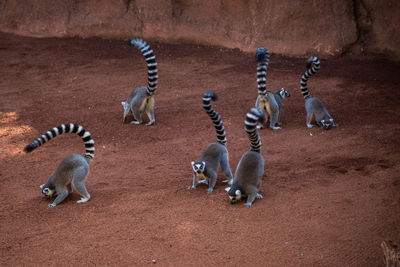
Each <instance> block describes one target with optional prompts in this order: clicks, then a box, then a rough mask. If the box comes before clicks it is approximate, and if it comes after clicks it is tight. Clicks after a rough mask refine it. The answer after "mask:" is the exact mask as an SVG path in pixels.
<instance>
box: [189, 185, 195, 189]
mask: <svg viewBox="0 0 400 267" xmlns="http://www.w3.org/2000/svg"><path fill="white" fill-rule="evenodd" d="M188 189H189V190H191V189H196V186H195V185H191V186H189V187H188Z"/></svg>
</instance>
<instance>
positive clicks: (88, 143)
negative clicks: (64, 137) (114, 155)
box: [24, 123, 94, 160]
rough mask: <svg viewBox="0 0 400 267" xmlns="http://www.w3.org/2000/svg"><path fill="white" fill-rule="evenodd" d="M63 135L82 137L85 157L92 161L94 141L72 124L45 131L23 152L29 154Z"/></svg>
mask: <svg viewBox="0 0 400 267" xmlns="http://www.w3.org/2000/svg"><path fill="white" fill-rule="evenodd" d="M63 133H75V134H77V135H79V136H80V137H82V141H83V142H84V143H85V149H86V152H85V157H86V158H88V159H90V160H92V159H93V158H94V141H93V139H92V138H91V137H90V133H89V132H88V131H86V130H85V129H84V128H83V127H82V126H80V125H76V124H73V123H70V124H61V125H59V126H57V127H54V128H53V129H51V130H49V131H47V132H46V133H45V134H43V135H42V136H40V137H39V138H38V139H36V140H35V141H33V142H32V143H30V144H29V145H27V146H26V147H25V148H24V151H25V152H27V153H28V152H31V151H33V150H35V149H36V148H38V147H40V146H41V145H43V144H44V143H46V142H48V141H50V140H51V139H52V138H54V137H56V136H57V135H60V134H63Z"/></svg>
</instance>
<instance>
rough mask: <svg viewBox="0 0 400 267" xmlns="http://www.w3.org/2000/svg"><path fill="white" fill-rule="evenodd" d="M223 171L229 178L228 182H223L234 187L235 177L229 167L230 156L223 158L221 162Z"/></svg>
mask: <svg viewBox="0 0 400 267" xmlns="http://www.w3.org/2000/svg"><path fill="white" fill-rule="evenodd" d="M221 171H222V173H223V174H224V175H225V177H226V178H228V179H227V180H224V181H223V182H224V183H228V184H229V185H232V181H233V175H232V171H231V168H230V167H229V159H228V156H226V157H223V158H222V160H221Z"/></svg>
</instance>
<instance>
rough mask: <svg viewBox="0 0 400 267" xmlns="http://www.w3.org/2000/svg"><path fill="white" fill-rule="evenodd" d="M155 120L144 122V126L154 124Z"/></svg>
mask: <svg viewBox="0 0 400 267" xmlns="http://www.w3.org/2000/svg"><path fill="white" fill-rule="evenodd" d="M155 122H156V121H149V122H148V123H146V126H151V125H154V123H155Z"/></svg>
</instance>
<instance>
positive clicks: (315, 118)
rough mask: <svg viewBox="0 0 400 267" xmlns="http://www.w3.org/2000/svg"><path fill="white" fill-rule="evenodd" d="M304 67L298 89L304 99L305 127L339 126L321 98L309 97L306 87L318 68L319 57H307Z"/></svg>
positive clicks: (325, 127) (327, 127) (324, 127)
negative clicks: (305, 68) (304, 70)
mask: <svg viewBox="0 0 400 267" xmlns="http://www.w3.org/2000/svg"><path fill="white" fill-rule="evenodd" d="M306 67H307V71H306V72H305V73H304V74H303V75H302V76H301V80H300V90H301V93H302V95H303V97H304V100H305V107H306V113H307V115H306V125H307V127H308V128H312V127H314V126H316V125H318V126H320V127H321V128H323V129H325V130H329V129H330V128H331V127H337V126H339V125H338V124H335V122H334V121H333V118H332V117H331V115H329V113H328V111H327V110H326V108H325V106H324V104H322V102H321V100H319V99H318V98H316V97H311V94H310V92H309V91H308V88H307V81H308V79H309V78H310V77H311V76H312V75H314V74H315V73H317V72H318V70H319V68H320V61H319V59H318V58H317V57H314V56H311V57H309V58H308V60H307V65H306ZM314 122H315V123H314Z"/></svg>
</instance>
